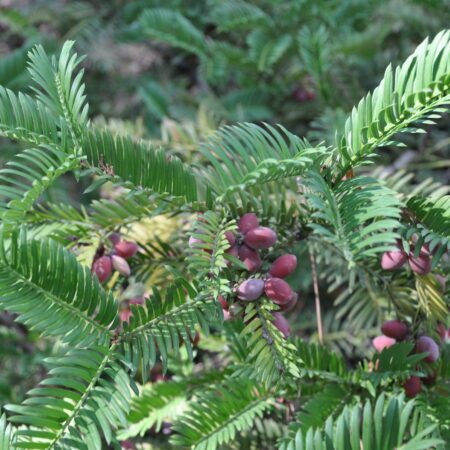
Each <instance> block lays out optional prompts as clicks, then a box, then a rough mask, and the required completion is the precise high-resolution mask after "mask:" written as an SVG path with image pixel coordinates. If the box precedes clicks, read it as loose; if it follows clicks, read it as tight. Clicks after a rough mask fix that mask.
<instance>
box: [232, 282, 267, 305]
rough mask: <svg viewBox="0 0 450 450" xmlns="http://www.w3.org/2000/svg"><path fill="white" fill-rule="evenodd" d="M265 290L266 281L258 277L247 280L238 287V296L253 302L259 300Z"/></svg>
mask: <svg viewBox="0 0 450 450" xmlns="http://www.w3.org/2000/svg"><path fill="white" fill-rule="evenodd" d="M263 292H264V281H263V280H259V279H257V278H251V279H249V280H245V281H244V282H243V283H241V285H240V286H239V287H238V290H237V296H238V298H239V299H240V300H245V301H248V302H252V301H254V300H257V299H258V298H259V297H261V295H262V294H263Z"/></svg>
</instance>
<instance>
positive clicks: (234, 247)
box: [225, 244, 239, 258]
mask: <svg viewBox="0 0 450 450" xmlns="http://www.w3.org/2000/svg"><path fill="white" fill-rule="evenodd" d="M225 253H228V254H229V255H231V256H234V257H235V258H238V257H239V247H238V246H237V245H236V244H234V245H232V246H231V247H230V248H229V249H228V250H225Z"/></svg>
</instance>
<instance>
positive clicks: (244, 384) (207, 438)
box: [171, 378, 272, 450]
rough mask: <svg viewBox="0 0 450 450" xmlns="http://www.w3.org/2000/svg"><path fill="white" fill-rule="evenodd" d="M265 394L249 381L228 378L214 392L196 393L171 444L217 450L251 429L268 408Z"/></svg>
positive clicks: (179, 419) (270, 403)
mask: <svg viewBox="0 0 450 450" xmlns="http://www.w3.org/2000/svg"><path fill="white" fill-rule="evenodd" d="M271 405H272V402H271V399H270V396H269V395H268V393H266V392H265V391H264V390H263V389H262V388H260V387H258V385H257V384H255V383H254V382H252V381H249V380H245V379H235V378H231V379H228V381H225V382H224V383H223V385H221V386H218V387H217V388H216V389H211V390H209V391H207V392H205V393H199V396H198V398H197V399H195V400H193V401H192V402H190V403H189V410H188V412H187V413H186V415H182V416H181V417H179V418H178V419H177V420H176V422H175V424H174V426H173V429H174V431H175V432H176V434H175V435H174V436H173V437H172V439H171V442H172V443H173V444H175V445H183V446H189V447H191V448H192V449H195V450H208V449H212V448H217V447H218V446H221V445H223V444H226V443H228V442H230V441H232V440H233V439H235V436H236V434H237V433H239V432H242V431H244V430H247V429H249V428H251V427H252V425H253V421H254V419H255V418H256V417H260V418H261V417H262V415H263V414H264V413H265V412H266V411H267V410H268V409H270V408H271Z"/></svg>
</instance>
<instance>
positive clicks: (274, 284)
mask: <svg viewBox="0 0 450 450" xmlns="http://www.w3.org/2000/svg"><path fill="white" fill-rule="evenodd" d="M264 291H265V293H266V295H267V297H269V298H270V299H271V300H272V301H273V302H274V303H276V304H277V305H285V304H286V303H288V302H289V300H291V298H292V295H293V292H292V289H291V287H290V286H289V284H287V283H286V281H284V280H282V279H281V278H269V279H267V280H266V282H265V283H264Z"/></svg>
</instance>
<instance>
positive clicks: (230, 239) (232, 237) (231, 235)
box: [225, 231, 236, 246]
mask: <svg viewBox="0 0 450 450" xmlns="http://www.w3.org/2000/svg"><path fill="white" fill-rule="evenodd" d="M225 237H226V238H227V241H228V243H229V244H230V246H233V245H234V244H235V243H236V236H235V235H234V233H233V232H232V231H225Z"/></svg>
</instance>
